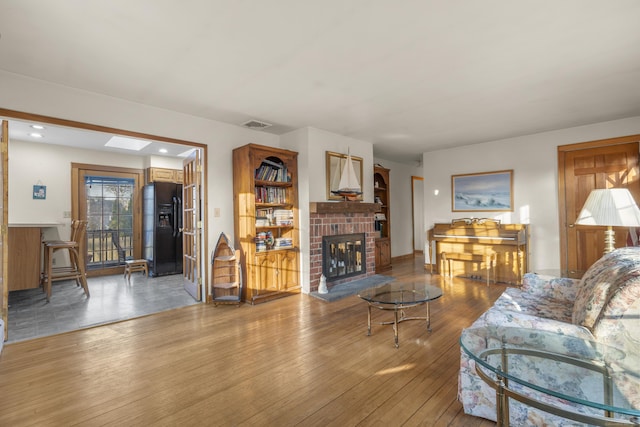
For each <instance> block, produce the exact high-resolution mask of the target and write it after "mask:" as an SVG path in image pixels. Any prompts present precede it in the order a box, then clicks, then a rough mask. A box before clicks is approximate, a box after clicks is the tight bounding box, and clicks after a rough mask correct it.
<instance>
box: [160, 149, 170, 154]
mask: <svg viewBox="0 0 640 427" xmlns="http://www.w3.org/2000/svg"><path fill="white" fill-rule="evenodd" d="M158 151H159V152H161V153H168V152H169V150H167V149H166V148H161V149H159V150H158Z"/></svg>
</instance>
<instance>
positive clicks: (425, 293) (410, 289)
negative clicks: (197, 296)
mask: <svg viewBox="0 0 640 427" xmlns="http://www.w3.org/2000/svg"><path fill="white" fill-rule="evenodd" d="M358 296H359V297H360V298H362V299H363V300H365V301H368V302H370V303H374V304H390V305H407V304H421V303H424V302H428V301H433V300H434V299H438V298H440V297H441V296H442V289H440V288H438V287H436V286H432V285H426V284H424V283H418V282H415V283H401V282H392V283H388V284H386V285H383V286H380V287H377V288H370V289H365V290H364V291H362V292H360V293H359V294H358Z"/></svg>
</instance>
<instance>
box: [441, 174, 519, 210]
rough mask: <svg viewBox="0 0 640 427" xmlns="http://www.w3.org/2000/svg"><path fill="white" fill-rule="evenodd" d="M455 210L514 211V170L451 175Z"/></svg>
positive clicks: (453, 208)
mask: <svg viewBox="0 0 640 427" xmlns="http://www.w3.org/2000/svg"><path fill="white" fill-rule="evenodd" d="M451 210H452V211H454V212H513V170H504V171H496V172H482V173H471V174H465V175H452V176H451Z"/></svg>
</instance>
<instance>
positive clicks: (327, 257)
mask: <svg viewBox="0 0 640 427" xmlns="http://www.w3.org/2000/svg"><path fill="white" fill-rule="evenodd" d="M365 252H366V249H365V235H364V233H356V234H340V235H336V236H323V237H322V274H324V277H326V278H327V282H332V281H335V280H339V279H344V278H347V277H351V276H357V275H360V274H364V273H366V272H367V263H366V259H367V257H366V253H365Z"/></svg>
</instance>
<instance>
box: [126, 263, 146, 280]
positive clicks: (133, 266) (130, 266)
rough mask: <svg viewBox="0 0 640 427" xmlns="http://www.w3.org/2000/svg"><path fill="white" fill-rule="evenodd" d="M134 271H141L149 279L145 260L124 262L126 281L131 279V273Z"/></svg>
mask: <svg viewBox="0 0 640 427" xmlns="http://www.w3.org/2000/svg"><path fill="white" fill-rule="evenodd" d="M136 271H142V273H143V274H144V275H145V276H147V277H149V269H148V267H147V260H146V259H130V260H127V261H125V262H124V275H125V277H127V279H131V273H135V272H136Z"/></svg>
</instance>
